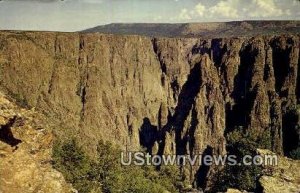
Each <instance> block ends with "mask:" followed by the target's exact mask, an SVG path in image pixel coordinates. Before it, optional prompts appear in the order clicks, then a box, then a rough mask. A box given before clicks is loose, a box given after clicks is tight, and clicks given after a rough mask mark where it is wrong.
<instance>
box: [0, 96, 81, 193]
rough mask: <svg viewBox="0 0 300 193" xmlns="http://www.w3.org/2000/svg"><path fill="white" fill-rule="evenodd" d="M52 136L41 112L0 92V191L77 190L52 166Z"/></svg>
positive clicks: (50, 191) (4, 192)
mask: <svg viewBox="0 0 300 193" xmlns="http://www.w3.org/2000/svg"><path fill="white" fill-rule="evenodd" d="M52 140H53V135H52V134H51V132H50V131H49V128H47V126H46V124H45V122H44V121H43V119H42V116H40V115H39V114H38V113H36V112H35V111H34V110H25V109H21V108H19V107H17V106H15V105H14V104H12V103H11V102H10V101H8V100H7V99H6V98H5V97H4V96H3V95H2V94H1V93H0V192H3V193H6V192H15V193H18V192H28V193H29V192H45V193H46V192H49V193H52V192H61V193H65V192H70V193H71V192H76V191H75V190H73V189H72V187H71V185H69V184H67V183H66V182H65V180H64V178H63V176H62V174H61V173H59V172H58V171H56V170H54V169H53V168H52V167H51V164H50V161H51V151H52V149H51V147H52Z"/></svg>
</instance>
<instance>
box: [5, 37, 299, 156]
mask: <svg viewBox="0 0 300 193" xmlns="http://www.w3.org/2000/svg"><path fill="white" fill-rule="evenodd" d="M0 68H1V70H0V87H1V90H2V91H3V92H6V93H7V94H9V95H10V96H12V97H13V98H15V99H16V100H17V101H18V102H19V103H20V104H23V105H24V106H27V107H35V108H36V109H37V110H38V111H40V112H43V113H44V114H45V115H46V116H47V117H48V118H49V119H51V120H53V121H54V122H55V124H54V126H55V127H56V129H55V131H56V133H57V135H58V136H59V137H61V138H64V137H70V136H75V137H79V138H80V139H81V140H80V141H81V142H82V143H83V144H84V145H85V147H86V148H91V147H92V149H93V147H94V145H95V144H96V143H97V140H98V139H100V138H103V139H105V140H110V141H113V142H114V143H117V144H119V145H121V146H122V147H124V148H125V146H127V147H128V148H129V149H131V150H137V149H139V148H140V147H141V146H143V147H146V148H147V149H148V150H149V151H151V152H153V153H179V154H183V153H191V154H195V153H202V152H204V151H205V150H212V151H213V152H214V153H217V154H223V153H225V152H226V150H225V143H226V142H225V139H224V133H226V132H229V131H231V130H232V129H234V128H236V127H240V126H242V127H243V128H248V129H252V130H255V131H256V132H255V133H256V134H257V137H258V138H259V137H261V136H264V135H266V134H267V135H270V136H271V137H270V143H271V145H272V150H273V151H275V152H277V153H281V154H282V153H283V152H284V150H285V151H289V150H291V149H294V148H295V147H297V145H298V140H299V137H298V135H297V132H296V130H295V129H294V128H293V125H289V123H290V121H289V120H287V118H286V114H287V113H288V112H289V109H292V108H293V106H295V105H296V104H297V101H298V103H299V99H300V76H299V70H300V67H299V36H293V35H288V36H259V37H253V38H250V37H249V38H222V39H201V38H178V39H176V38H148V37H141V36H118V35H102V34H97V33H95V34H78V33H50V32H49V33H48V32H1V33H0Z"/></svg>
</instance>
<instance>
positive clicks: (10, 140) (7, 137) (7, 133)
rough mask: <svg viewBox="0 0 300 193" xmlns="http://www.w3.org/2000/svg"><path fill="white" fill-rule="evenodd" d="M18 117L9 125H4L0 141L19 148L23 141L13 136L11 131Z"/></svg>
mask: <svg viewBox="0 0 300 193" xmlns="http://www.w3.org/2000/svg"><path fill="white" fill-rule="evenodd" d="M16 119H17V117H16V116H14V117H13V118H11V119H10V120H9V121H8V123H7V124H5V125H2V126H1V128H0V141H2V142H4V143H7V144H9V145H10V146H12V147H15V146H17V145H18V144H19V143H21V142H22V141H21V140H20V139H17V138H15V137H14V136H13V133H12V131H11V127H12V126H13V125H14V123H15V122H16Z"/></svg>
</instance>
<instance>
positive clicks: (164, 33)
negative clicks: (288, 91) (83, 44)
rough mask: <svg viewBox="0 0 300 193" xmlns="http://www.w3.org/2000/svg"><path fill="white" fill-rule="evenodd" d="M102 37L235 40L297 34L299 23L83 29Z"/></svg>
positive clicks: (114, 25)
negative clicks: (233, 38) (132, 36)
mask: <svg viewBox="0 0 300 193" xmlns="http://www.w3.org/2000/svg"><path fill="white" fill-rule="evenodd" d="M81 32H84V33H90V32H99V33H105V34H121V35H144V36H156V37H206V38H211V37H235V36H248V37H249V36H256V35H279V34H297V33H299V32H300V21H232V22H206V23H176V24H170V23H112V24H108V25H101V26H97V27H93V28H89V29H86V30H83V31H81Z"/></svg>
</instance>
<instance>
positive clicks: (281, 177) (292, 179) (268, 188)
mask: <svg viewBox="0 0 300 193" xmlns="http://www.w3.org/2000/svg"><path fill="white" fill-rule="evenodd" d="M258 153H259V154H260V155H275V154H274V153H272V152H270V151H269V150H261V149H260V150H258ZM277 162H278V164H277V165H274V166H272V165H265V166H264V170H263V175H262V176H261V177H260V179H259V183H260V185H261V187H262V189H263V192H264V193H277V192H278V193H279V192H286V193H292V192H295V193H296V192H299V190H300V174H299V167H300V160H292V159H289V158H287V157H282V156H278V160H277Z"/></svg>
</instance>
